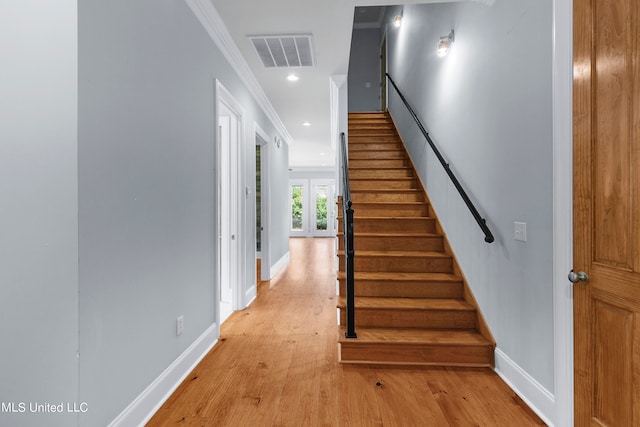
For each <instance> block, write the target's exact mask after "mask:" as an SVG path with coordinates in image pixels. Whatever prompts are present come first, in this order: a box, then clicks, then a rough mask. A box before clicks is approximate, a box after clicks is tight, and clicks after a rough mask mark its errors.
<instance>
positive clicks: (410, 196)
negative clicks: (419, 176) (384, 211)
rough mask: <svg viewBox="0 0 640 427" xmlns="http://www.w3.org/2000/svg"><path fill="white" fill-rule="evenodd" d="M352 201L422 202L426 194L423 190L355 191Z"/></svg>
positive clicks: (352, 194)
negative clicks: (390, 191)
mask: <svg viewBox="0 0 640 427" xmlns="http://www.w3.org/2000/svg"><path fill="white" fill-rule="evenodd" d="M351 201H352V202H353V203H360V202H362V203H366V202H385V203H386V202H389V203H394V202H422V201H424V195H423V194H422V192H421V191H406V192H392V193H376V192H370V193H368V192H353V193H351Z"/></svg>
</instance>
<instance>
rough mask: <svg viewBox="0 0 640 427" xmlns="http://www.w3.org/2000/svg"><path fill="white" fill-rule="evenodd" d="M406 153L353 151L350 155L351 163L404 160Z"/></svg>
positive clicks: (397, 151) (396, 151)
mask: <svg viewBox="0 0 640 427" xmlns="http://www.w3.org/2000/svg"><path fill="white" fill-rule="evenodd" d="M405 156H406V155H405V152H404V151H400V150H395V151H394V150H385V151H352V152H350V153H349V162H351V160H360V159H366V160H373V159H404V158H405Z"/></svg>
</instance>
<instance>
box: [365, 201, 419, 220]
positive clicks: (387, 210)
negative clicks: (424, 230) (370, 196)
mask: <svg viewBox="0 0 640 427" xmlns="http://www.w3.org/2000/svg"><path fill="white" fill-rule="evenodd" d="M353 210H354V211H356V212H358V216H361V217H367V216H378V217H390V218H395V217H422V216H425V217H426V216H429V206H428V205H424V204H423V205H409V206H403V205H393V204H388V205H378V206H372V205H363V204H358V205H356V204H353Z"/></svg>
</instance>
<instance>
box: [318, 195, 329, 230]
mask: <svg viewBox="0 0 640 427" xmlns="http://www.w3.org/2000/svg"><path fill="white" fill-rule="evenodd" d="M328 187H329V186H328V185H316V186H315V193H316V194H315V199H316V206H315V208H316V215H315V217H316V221H315V223H316V231H327V207H328V191H329V189H328Z"/></svg>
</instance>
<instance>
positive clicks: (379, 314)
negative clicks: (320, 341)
mask: <svg viewBox="0 0 640 427" xmlns="http://www.w3.org/2000/svg"><path fill="white" fill-rule="evenodd" d="M345 311H346V310H342V309H340V324H341V325H344V324H346V318H345ZM358 326H361V327H371V328H383V327H384V328H423V329H474V328H475V327H476V314H475V312H473V311H440V310H437V311H436V310H393V309H369V308H357V307H356V329H357V328H358ZM356 332H357V331H356Z"/></svg>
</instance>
